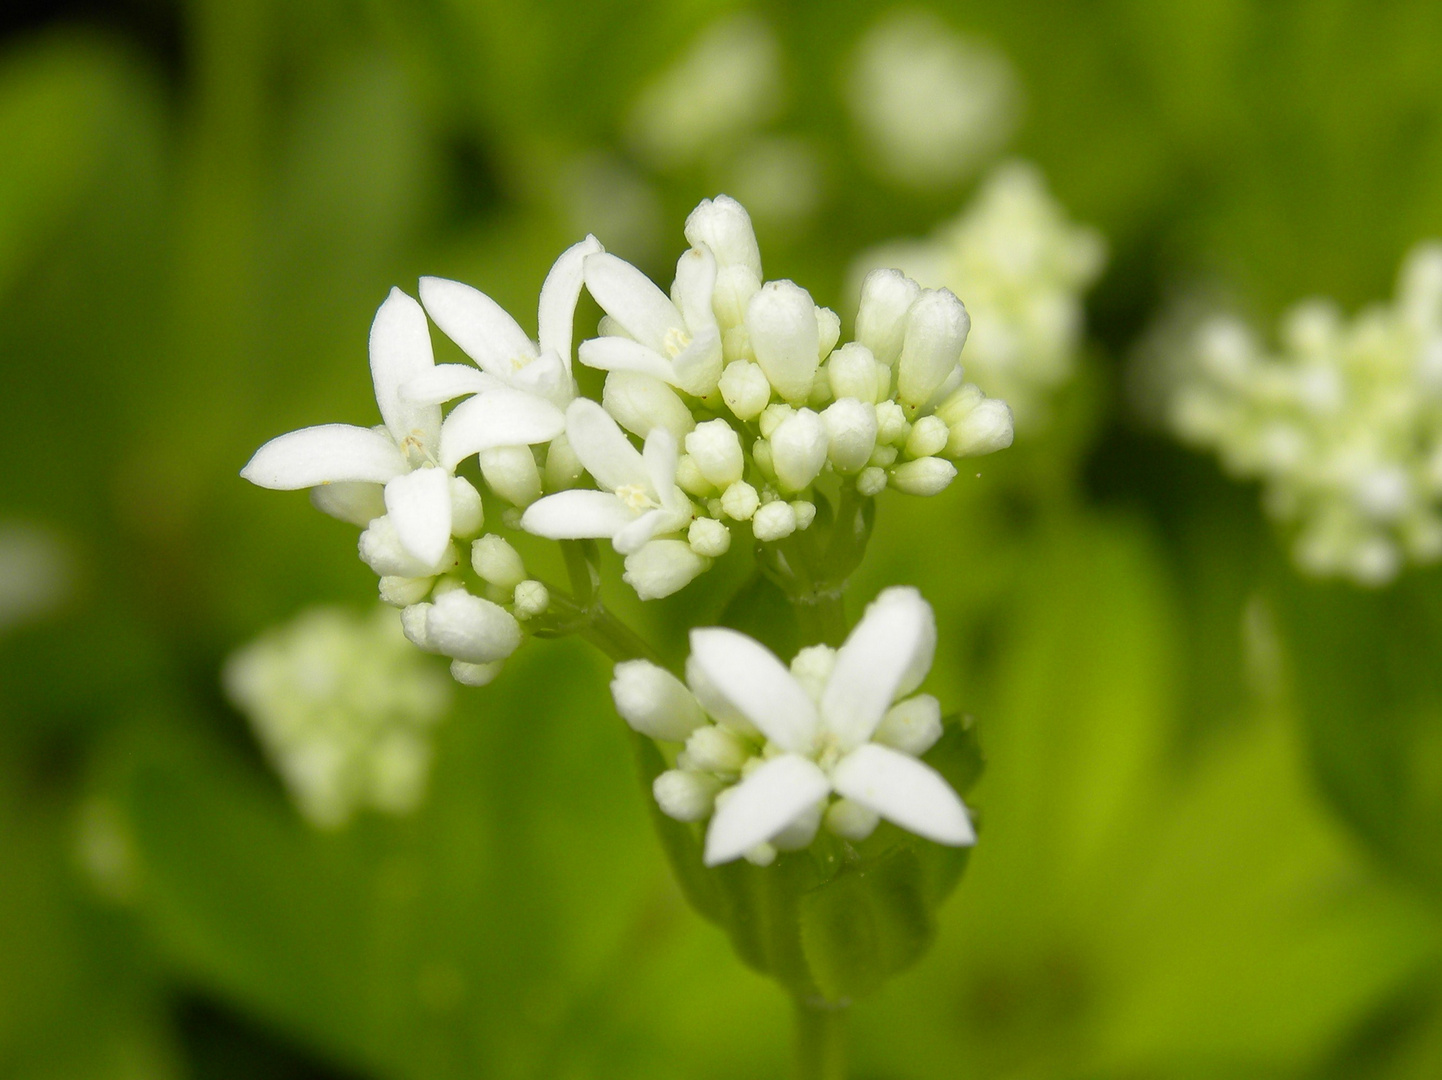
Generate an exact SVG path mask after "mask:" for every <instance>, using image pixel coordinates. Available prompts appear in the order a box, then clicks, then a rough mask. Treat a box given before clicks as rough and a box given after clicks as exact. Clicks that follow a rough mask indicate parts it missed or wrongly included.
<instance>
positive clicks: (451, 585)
mask: <svg viewBox="0 0 1442 1080" xmlns="http://www.w3.org/2000/svg"><path fill="white" fill-rule="evenodd" d="M465 588H466V583H465V582H464V581H462V580H461V579H460V578H458V577H456V576H455V575H454V574H447V575H446V576H445V577H442V578H437V579H436V583H435V585H433V586H431V599H435V598H436V597H440V596H445V595H446V593H448V592H455V591H456V590H457V589H460V590H461V591H462V592H464V591H465Z"/></svg>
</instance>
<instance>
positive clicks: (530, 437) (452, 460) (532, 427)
mask: <svg viewBox="0 0 1442 1080" xmlns="http://www.w3.org/2000/svg"><path fill="white" fill-rule="evenodd" d="M565 430H566V417H565V415H564V414H563V413H562V412H561V410H560V409H558V408H556V407H555V406H554V405H552V404H551V403H550V402H549V401H543V400H542V399H541V398H538V397H536V396H535V395H534V394H527V393H524V392H523V391H520V390H512V389H510V388H508V387H503V388H502V389H500V390H492V391H491V392H490V393H488V394H477V395H476V396H475V397H473V398H470V399H468V400H466V401H463V402H461V403H460V404H459V405H457V406H456V407H455V408H454V409H452V410H451V414H450V415H449V416H447V417H446V422H445V425H444V426H443V427H442V428H441V464H443V465H445V467H446V468H448V469H454V468H455V467H456V463H457V462H459V461H461V460H463V459H464V458H467V457H470V456H471V455H472V454H474V453H478V452H479V451H481V450H489V449H491V448H492V447H496V446H530V445H531V444H532V443H541V442H546V441H548V440H550V439H554V438H555V437H556V436H557V435H559V434H560V433H561V432H563V431H565Z"/></svg>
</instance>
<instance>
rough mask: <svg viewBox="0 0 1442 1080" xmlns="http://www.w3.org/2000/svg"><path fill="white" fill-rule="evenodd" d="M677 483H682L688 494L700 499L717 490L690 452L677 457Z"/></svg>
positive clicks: (682, 488)
mask: <svg viewBox="0 0 1442 1080" xmlns="http://www.w3.org/2000/svg"><path fill="white" fill-rule="evenodd" d="M676 483H678V484H680V485H681V490H683V491H684V492H686V494H688V495H694V496H696V498H698V499H704V498H706V497H707V496H709V495H710V494H711V493H712V492H713V491H715V490H716V489H715V488H713V487H712V486H711V481H710V480H707V479H706V474H705V473H703V472H702V471H701V466H700V465H698V464H696V459H695V458H693V457H692V456H691V455H690V454H682V455H681V456H680V457H679V458H677V459H676Z"/></svg>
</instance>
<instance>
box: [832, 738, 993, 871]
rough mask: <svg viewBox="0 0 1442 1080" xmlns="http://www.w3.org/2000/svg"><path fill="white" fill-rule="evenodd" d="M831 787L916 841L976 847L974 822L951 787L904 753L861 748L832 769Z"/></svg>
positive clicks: (935, 772)
mask: <svg viewBox="0 0 1442 1080" xmlns="http://www.w3.org/2000/svg"><path fill="white" fill-rule="evenodd" d="M831 785H832V787H834V788H835V789H836V791H837V793H838V794H841V795H844V796H846V797H847V798H848V799H850V800H851V801H852V802H855V803H860V804H861V805H862V806H864V807H866V808H867V809H868V810H874V811H875V812H876V813H878V814H880V815H881V816H882V817H884V818H886V820H887V821H891V822H894V823H895V824H897V825H900V826H901V827H902V828H903V829H908V830H910V831H911V832H914V833H916V835H917V836H924V837H926V838H927V839H928V840H935V841H936V842H937V843H938V844H951V845H952V846H954V847H963V846H965V845H967V844H974V843H976V833H975V831H973V829H972V827H971V818H970V817H969V816H968V815H967V812H966V807H965V806H963V805H962V802H961V799H960V798H959V797H958V796H957V794H956V792H955V791H953V790H951V785H950V784H948V783H947V782H946V780H945V779H943V778H942V775H941V774H940V773H939V772H937V771H936V770H935V769H933V768H932V767H931V766H930V765H925V764H923V763H922V762H920V761H917V760H916V758H914V757H908V756H907V755H906V754H903V753H901V752H900V751H899V750H892V749H889V748H888V747H885V746H878V745H876V744H875V743H867V744H866V745H865V746H858V747H857V748H856V749H855V750H853V751H852V752H851V753H849V754H847V755H846V757H844V758H842V759H841V761H840V762H838V763H837V765H836V768H834V769H832V770H831Z"/></svg>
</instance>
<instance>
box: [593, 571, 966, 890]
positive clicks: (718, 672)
mask: <svg viewBox="0 0 1442 1080" xmlns="http://www.w3.org/2000/svg"><path fill="white" fill-rule="evenodd" d="M935 650H936V624H935V621H934V619H933V616H932V612H931V607H930V606H929V605H928V604H927V603H926V601H925V600H923V599H922V598H921V595H920V594H919V593H918V592H917V591H916V590H915V589H911V588H893V589H887V590H886V591H885V592H883V593H882V594H881V595H880V596H879V597H877V599H876V600H875V601H874V602H873V603H872V604H871V606H870V607H868V608H867V610H866V614H865V616H864V617H863V618H862V620H861V622H859V623H858V624H857V625H856V628H855V629H854V630H852V632H851V635H850V636H849V637H848V638H847V639H846V642H845V643H844V644H843V645H842V646H841V647H840V648H839V649H832V648H830V647H828V646H826V645H814V646H811V647H810V648H806V649H802V650H801V651H800V652H799V653H797V655H796V657H795V659H793V660H792V661H791V665H790V667H789V668H788V667H787V666H786V665H785V664H783V663H782V662H781V661H780V660H778V659H777V658H776V656H775V655H774V654H772V653H771V652H770V651H769V650H767V649H766V648H765V647H764V646H762V645H761V644H759V643H758V642H756V641H753V640H752V639H751V638H749V637H747V636H746V635H744V634H740V633H737V632H736V631H734V630H726V629H721V628H708V629H703V630H693V631H692V632H691V657H690V659H689V660H688V661H687V665H686V683H683V682H681V680H679V679H677V678H676V677H675V676H674V675H672V674H670V673H669V672H667V671H665V670H663V669H662V668H659V667H657V666H656V665H654V664H652V663H649V662H648V661H646V660H630V661H627V662H625V663H622V664H618V665H617V666H616V672H615V678H614V679H613V680H612V683H611V692H612V695H613V696H614V698H615V700H616V709H617V711H618V712H620V714H621V716H622V717H623V718H624V719H625V720H626V722H627V723H628V724H630V725H631V727H632V728H633V729H635V730H636V731H638V732H640V733H641V734H642V735H646V736H649V737H650V738H652V739H656V740H658V741H660V742H662V743H667V744H682V749H681V750H680V751H679V752H678V753H676V754H675V759H674V760H675V767H674V768H673V769H670V770H668V771H667V772H663V773H662V774H661V775H660V776H658V777H657V778H656V782H655V784H654V794H655V797H656V801H657V803H658V804H659V806H660V807H661V809H662V811H663V812H664V813H666V814H667V815H669V816H670V817H673V818H675V819H677V820H678V821H705V820H707V819H710V824H709V826H708V827H707V831H706V847H705V861H706V864H707V865H708V866H716V865H718V864H720V863H725V862H730V861H732V860H733V859H738V858H741V857H743V856H744V857H745V858H747V859H748V860H750V861H751V862H753V863H757V864H760V865H766V864H767V863H770V862H771V861H772V860H773V859H774V858H775V857H776V853H777V852H778V851H794V850H799V849H801V848H804V847H807V846H808V845H810V843H811V842H812V840H813V839H815V837H816V834H817V832H818V830H820V829H822V828H825V829H827V830H828V831H830V832H832V833H835V834H836V835H838V836H841V837H843V838H845V839H847V840H851V841H854V842H860V841H862V840H864V839H866V837H868V836H869V835H871V833H872V831H873V830H875V828H876V826H877V825H878V824H879V823H880V821H881V820H882V819H883V818H884V819H886V820H888V821H891V822H893V823H895V824H897V825H899V826H901V827H902V828H904V829H908V830H910V831H911V832H914V833H916V834H918V835H920V836H924V837H926V838H928V839H931V840H935V841H936V842H938V843H942V844H950V845H953V846H964V845H968V844H972V843H974V842H975V839H976V837H975V833H974V832H973V830H972V825H971V819H970V817H969V815H968V814H967V810H966V807H965V806H964V805H963V804H962V802H961V799H960V798H959V797H958V796H957V794H956V792H955V791H953V790H952V788H951V786H950V785H949V784H948V783H947V782H946V780H945V779H943V778H942V776H941V775H940V774H939V773H937V772H936V771H935V770H934V769H932V768H931V767H930V766H928V765H926V764H923V763H922V762H921V761H919V760H917V759H918V758H919V757H920V755H922V754H924V753H926V751H927V750H929V749H930V748H931V747H932V746H933V745H934V744H935V743H936V741H937V740H938V739H939V738H940V737H941V734H942V724H941V706H940V705H939V704H938V703H937V700H936V698H934V697H932V696H931V695H929V694H915V691H916V689H917V687H919V686H920V685H921V682H922V680H923V679H925V678H926V674H927V672H929V671H930V670H931V662H932V658H933V655H934V653H935ZM688 683H689V686H688V685H687V684H688ZM911 695H914V696H911Z"/></svg>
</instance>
